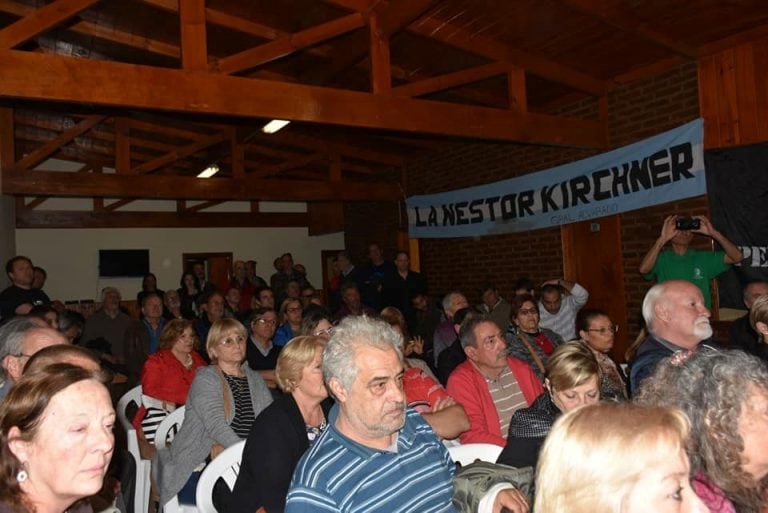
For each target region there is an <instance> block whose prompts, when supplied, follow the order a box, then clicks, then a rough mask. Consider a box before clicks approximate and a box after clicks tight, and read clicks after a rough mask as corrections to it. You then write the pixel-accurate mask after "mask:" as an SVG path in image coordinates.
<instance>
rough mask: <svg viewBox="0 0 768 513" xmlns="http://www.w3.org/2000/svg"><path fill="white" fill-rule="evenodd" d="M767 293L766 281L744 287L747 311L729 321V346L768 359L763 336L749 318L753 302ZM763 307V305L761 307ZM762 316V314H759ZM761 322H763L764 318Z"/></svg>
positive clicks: (767, 349) (766, 346)
mask: <svg viewBox="0 0 768 513" xmlns="http://www.w3.org/2000/svg"><path fill="white" fill-rule="evenodd" d="M766 295H768V282H765V281H753V282H750V283H748V284H747V286H746V287H744V305H745V306H746V307H747V310H748V312H747V313H746V314H745V315H744V316H743V317H739V318H738V319H736V320H735V321H733V322H732V323H731V328H730V335H731V347H732V348H734V349H741V350H742V351H744V352H746V353H749V354H752V355H755V356H758V357H760V358H762V359H763V360H768V345H766V344H765V337H764V336H763V334H761V333H758V331H757V330H756V328H755V325H754V324H755V323H754V321H752V319H751V312H754V308H753V306H754V304H755V302H756V301H757V300H758V299H759V298H760V297H761V296H766ZM762 308H765V307H764V306H763V307H761V309H762ZM760 317H763V315H760ZM761 322H763V323H765V321H764V320H762V321H761Z"/></svg>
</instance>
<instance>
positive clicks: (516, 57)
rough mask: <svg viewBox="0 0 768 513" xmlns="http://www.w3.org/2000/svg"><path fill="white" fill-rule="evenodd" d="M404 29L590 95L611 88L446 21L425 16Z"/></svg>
mask: <svg viewBox="0 0 768 513" xmlns="http://www.w3.org/2000/svg"><path fill="white" fill-rule="evenodd" d="M408 30H409V31H410V32H413V33H414V34H419V35H421V36H426V37H430V38H432V39H434V40H436V41H440V42H442V43H445V44H448V45H451V46H454V47H456V48H459V49H461V50H464V51H467V52H471V53H474V54H477V55H481V56H483V57H486V58H488V59H491V60H494V61H506V62H509V63H510V64H513V65H515V66H517V67H519V68H523V69H525V70H527V71H528V72H530V73H533V74H534V75H537V76H540V77H543V78H546V79H548V80H551V81H553V82H557V83H561V84H565V85H568V86H571V87H573V88H575V89H578V90H580V91H584V92H587V93H590V94H592V95H594V96H601V95H603V94H605V93H606V92H607V91H609V90H610V88H611V84H610V83H609V82H606V81H603V80H600V79H597V78H594V77H592V76H589V75H587V74H586V73H582V72H580V71H577V70H574V69H571V68H569V67H567V66H565V65H563V64H559V63H556V62H552V61H550V60H548V59H546V58H544V57H540V56H537V55H534V54H532V53H530V52H524V51H522V50H518V49H516V48H512V47H510V46H508V45H505V44H503V43H500V42H498V41H495V40H493V39H490V38H488V37H485V36H482V35H478V34H475V33H473V32H469V31H467V30H466V29H464V28H462V27H458V26H455V25H453V24H451V23H450V22H445V21H442V20H438V19H435V18H431V17H425V18H421V19H420V20H419V22H418V23H413V24H411V25H409V26H408Z"/></svg>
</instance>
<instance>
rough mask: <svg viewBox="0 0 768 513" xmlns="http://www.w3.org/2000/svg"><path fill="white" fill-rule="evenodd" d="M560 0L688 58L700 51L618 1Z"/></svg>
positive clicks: (696, 55)
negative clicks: (643, 19) (671, 35)
mask: <svg viewBox="0 0 768 513" xmlns="http://www.w3.org/2000/svg"><path fill="white" fill-rule="evenodd" d="M559 1H560V2H562V3H564V4H565V5H568V6H570V7H573V8H574V9H577V10H579V11H581V12H582V13H585V14H588V15H590V16H594V17H596V18H599V19H600V20H601V21H603V22H605V23H607V24H609V25H611V26H613V27H615V28H617V29H619V30H621V31H622V32H626V33H629V34H634V35H635V36H638V37H640V38H642V39H645V40H646V41H649V42H651V43H653V44H655V45H657V46H660V47H662V48H665V49H667V50H671V51H673V52H674V53H676V54H678V55H680V56H682V57H685V58H687V59H696V58H697V57H698V51H697V50H696V49H695V48H693V47H692V46H689V45H687V44H685V43H683V42H681V41H679V40H676V39H674V38H672V37H669V36H668V35H666V34H663V33H661V32H659V31H658V30H656V29H655V28H654V27H653V26H651V25H650V24H649V23H646V22H644V21H642V20H640V19H638V17H637V16H636V15H635V14H634V13H632V12H630V11H629V10H628V9H625V8H623V7H621V6H620V4H619V3H617V2H606V1H604V0H559Z"/></svg>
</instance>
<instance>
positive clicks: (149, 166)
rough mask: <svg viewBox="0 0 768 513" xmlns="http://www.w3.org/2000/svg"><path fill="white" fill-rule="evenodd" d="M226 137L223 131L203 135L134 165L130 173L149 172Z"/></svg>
mask: <svg viewBox="0 0 768 513" xmlns="http://www.w3.org/2000/svg"><path fill="white" fill-rule="evenodd" d="M228 138H229V136H228V135H227V134H225V133H219V134H214V135H212V136H210V137H205V138H203V139H200V140H199V141H195V142H193V143H192V144H188V145H186V146H182V147H181V148H178V149H176V150H173V151H170V152H168V153H166V154H165V155H163V156H161V157H158V158H156V159H154V160H151V161H149V162H145V163H144V164H141V165H139V166H136V167H135V168H133V169H131V174H133V175H141V174H146V173H149V172H151V171H154V170H156V169H158V168H161V167H163V166H167V165H168V164H170V163H172V162H175V161H177V160H179V159H183V158H186V157H188V156H190V155H192V154H194V153H197V152H198V151H200V150H202V149H205V148H207V147H208V146H213V145H214V144H218V143H220V142H222V141H225V140H227V139H228Z"/></svg>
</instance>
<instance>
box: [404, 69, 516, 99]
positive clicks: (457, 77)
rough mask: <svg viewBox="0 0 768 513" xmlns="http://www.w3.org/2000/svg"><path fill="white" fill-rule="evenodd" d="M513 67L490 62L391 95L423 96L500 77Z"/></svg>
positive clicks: (412, 84) (416, 84)
mask: <svg viewBox="0 0 768 513" xmlns="http://www.w3.org/2000/svg"><path fill="white" fill-rule="evenodd" d="M513 69H517V68H515V66H512V65H511V64H509V63H508V62H492V63H490V64H483V65H481V66H476V67H474V68H469V69H463V70H461V71H456V72H454V73H446V74H445V75H439V76H436V77H431V78H426V79H424V80H419V81H416V82H411V83H410V84H405V85H401V86H398V87H394V88H392V93H393V94H396V95H397V96H408V97H413V96H423V95H425V94H429V93H434V92H437V91H443V90H445V89H450V88H452V87H456V86H460V85H464V84H470V83H472V82H477V81H478V80H483V79H486V78H490V77H494V76H496V75H502V74H504V73H508V72H510V71H512V70H513Z"/></svg>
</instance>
